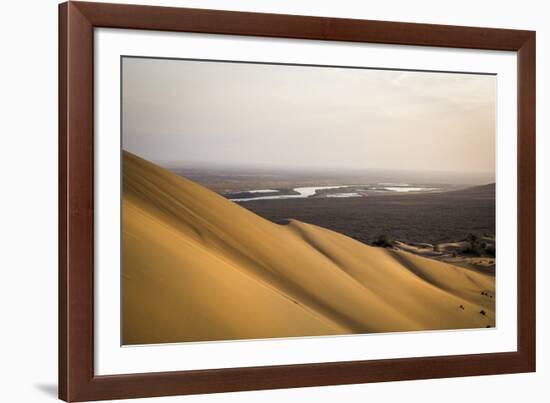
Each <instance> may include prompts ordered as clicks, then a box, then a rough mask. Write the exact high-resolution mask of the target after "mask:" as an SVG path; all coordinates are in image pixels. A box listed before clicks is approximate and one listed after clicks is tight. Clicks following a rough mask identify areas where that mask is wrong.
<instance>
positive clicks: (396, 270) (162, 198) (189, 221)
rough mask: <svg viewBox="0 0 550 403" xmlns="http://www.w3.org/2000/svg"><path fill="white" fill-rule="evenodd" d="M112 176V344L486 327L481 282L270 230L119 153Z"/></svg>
mask: <svg viewBox="0 0 550 403" xmlns="http://www.w3.org/2000/svg"><path fill="white" fill-rule="evenodd" d="M123 176H124V181H123V187H124V191H123V343H124V344H147V343H169V342H185V341H203V340H227V339H248V338H266V337H292V336H313V335H331V334H347V333H369V332H393V331H412V330H429V329H454V328H479V327H486V326H494V325H495V309H494V292H495V281H494V277H492V276H488V275H484V274H481V273H477V272H474V271H471V270H468V269H465V268H460V267H456V266H453V265H449V264H446V263H442V262H438V261H435V260H431V259H427V258H424V257H421V256H416V255H413V254H411V253H407V252H404V251H394V250H388V249H382V248H374V247H370V246H367V245H365V244H363V243H360V242H358V241H355V240H353V239H351V238H349V237H346V236H344V235H341V234H338V233H336V232H333V231H330V230H327V229H324V228H321V227H317V226H314V225H309V224H305V223H302V222H299V221H291V222H290V223H289V224H288V225H277V224H273V223H271V222H270V221H267V220H264V219H263V218H261V217H259V216H257V215H255V214H254V213H252V212H250V211H248V210H246V209H244V208H242V207H240V206H238V205H237V204H235V203H233V202H231V201H229V200H226V199H225V198H223V197H222V196H219V195H218V194H216V193H214V192H212V191H210V190H208V189H206V188H204V187H202V186H200V185H198V184H196V183H194V182H191V181H189V180H186V179H183V178H181V177H179V176H177V175H175V174H173V173H170V172H168V171H167V170H164V169H162V168H160V167H158V166H156V165H154V164H152V163H150V162H147V161H145V160H143V159H141V158H139V157H137V156H134V155H132V154H130V153H127V152H124V165H123ZM482 292H483V293H484V294H482ZM491 296H492V298H491ZM481 311H483V312H484V314H482V313H480V312H481Z"/></svg>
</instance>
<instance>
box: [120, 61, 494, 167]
mask: <svg viewBox="0 0 550 403" xmlns="http://www.w3.org/2000/svg"><path fill="white" fill-rule="evenodd" d="M495 102H496V77H495V76H484V75H472V74H446V73H445V74H443V73H424V72H422V73H421V72H402V71H382V70H367V69H344V68H328V67H304V66H281V65H259V64H241V63H226V62H223V63H222V62H196V61H184V60H160V59H134V58H125V59H124V61H123V147H124V149H126V150H128V151H131V152H133V153H136V154H138V155H140V156H142V157H144V158H146V159H149V160H151V161H153V162H156V163H158V164H161V165H164V166H171V167H188V166H194V165H195V166H196V165H199V166H202V165H204V164H206V165H207V166H210V165H211V166H215V167H220V166H228V167H229V166H247V167H253V166H257V167H264V168H272V167H285V168H308V169H317V168H323V169H325V170H326V169H353V170H362V169H390V170H430V171H453V172H464V173H467V172H481V173H485V174H489V175H491V174H494V171H495V106H496V105H495Z"/></svg>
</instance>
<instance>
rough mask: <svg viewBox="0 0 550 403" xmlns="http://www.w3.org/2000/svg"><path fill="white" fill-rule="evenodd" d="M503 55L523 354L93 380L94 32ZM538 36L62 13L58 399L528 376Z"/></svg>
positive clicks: (104, 10) (248, 17)
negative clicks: (509, 70) (508, 81)
mask: <svg viewBox="0 0 550 403" xmlns="http://www.w3.org/2000/svg"><path fill="white" fill-rule="evenodd" d="M98 27H109V28H123V29H138V30H158V31H175V32H195V33H213V34H231V35H248V36H262V37H279V38H294V39H316V40H326V41H352V42H369V43H379V44H396V45H422V46H435V47H449V48H468V49H485V50H506V51H515V52H517V59H518V89H517V91H518V104H517V112H518V127H517V145H518V166H517V172H518V194H517V202H518V217H517V220H518V221H517V222H518V237H517V239H518V244H517V247H518V267H517V270H518V272H517V276H518V277H517V278H518V289H517V293H518V312H517V331H518V334H517V340H518V351H516V352H507V353H488V354H472V355H460V356H436V357H421V358H404V359H384V360H369V361H349V362H334V363H318V364H300V365H284V366H263V367H244V368H232V369H215V370H193V371H181V372H161V373H142V374H132V375H112V376H111V375H110V376H96V375H95V374H94V320H93V317H94V287H93V284H94V282H93V279H94V197H93V196H94V146H93V144H94V142H93V138H94V79H93V77H94V36H93V33H94V28H98ZM535 298H536V295H535V32H532V31H519V30H508V29H490V28H471V27H458V26H444V25H428V24H411V23H401V22H381V21H363V20H353V19H335V18H324V17H305V16H294V15H278V14H258V13H249V12H229V11H214V10H201V9H184V8H168V7H149V6H134V5H117V4H96V3H86V2H68V3H63V4H61V5H60V6H59V398H60V399H63V400H66V401H86V400H101V399H122V398H137V397H149V396H166V395H184V394H198V393H214V392H230V391H244V390H259V389H273V388H293V387H305V386H320V385H337V384H353V383H365V382H383V381H396V380H411V379H427V378H443V377H459V376H471V375H489V374H503V373H520V372H532V371H535Z"/></svg>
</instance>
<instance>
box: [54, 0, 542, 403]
mask: <svg viewBox="0 0 550 403" xmlns="http://www.w3.org/2000/svg"><path fill="white" fill-rule="evenodd" d="M59 17H60V18H59V21H60V25H59V45H60V46H59V49H60V50H59V184H60V186H59V212H60V214H59V252H60V253H59V397H60V399H63V400H66V401H87V400H101V399H122V398H135V397H149V396H165V395H178V394H198V393H213V392H227V391H242V390H258V389H272V388H290V387H305V386H319V385H336V384H352V383H365V382H382V381H395V380H410V379H426V378H441V377H457V376H470V375H488V374H502V373H518V372H531V371H535V33H534V32H532V31H518V30H508V29H491V28H472V27H457V26H443V25H427V24H411V23H401V22H381V21H364V20H352V19H334V18H325V17H306V16H291V15H277V14H258V13H244V12H228V11H215V10H201V9H183V8H165V7H149V6H134V5H115V4H105V3H101V4H100V3H85V2H78V3H75V2H68V3H64V4H61V5H60V8H59Z"/></svg>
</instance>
